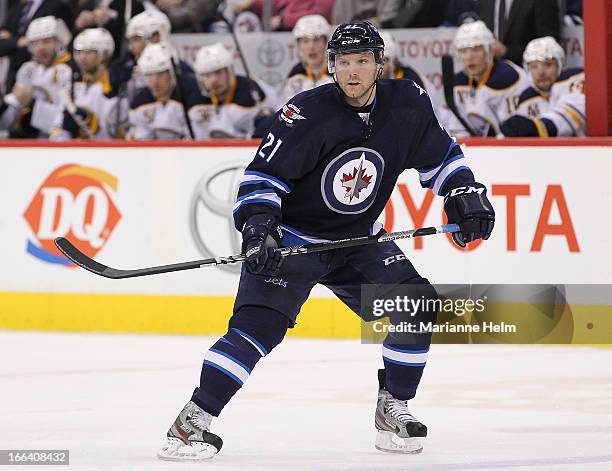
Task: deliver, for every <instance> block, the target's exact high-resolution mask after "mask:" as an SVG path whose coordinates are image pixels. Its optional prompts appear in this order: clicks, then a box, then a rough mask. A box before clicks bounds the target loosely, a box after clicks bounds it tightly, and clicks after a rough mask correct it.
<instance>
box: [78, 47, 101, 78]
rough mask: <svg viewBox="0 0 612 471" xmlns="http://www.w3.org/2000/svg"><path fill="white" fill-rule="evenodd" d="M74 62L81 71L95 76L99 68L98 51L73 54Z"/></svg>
mask: <svg viewBox="0 0 612 471" xmlns="http://www.w3.org/2000/svg"><path fill="white" fill-rule="evenodd" d="M75 60H76V61H77V64H79V67H80V68H81V70H82V71H83V72H84V73H86V74H95V73H96V72H97V71H98V68H99V67H100V59H99V58H98V51H78V52H75Z"/></svg>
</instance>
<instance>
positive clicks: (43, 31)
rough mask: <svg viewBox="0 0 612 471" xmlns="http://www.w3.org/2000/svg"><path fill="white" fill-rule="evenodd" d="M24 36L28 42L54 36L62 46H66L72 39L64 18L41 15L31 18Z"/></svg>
mask: <svg viewBox="0 0 612 471" xmlns="http://www.w3.org/2000/svg"><path fill="white" fill-rule="evenodd" d="M26 38H28V41H29V42H32V41H37V40H39V39H46V38H56V39H57V40H58V41H59V43H60V44H61V45H62V47H64V48H65V47H66V46H68V44H70V40H71V39H72V34H70V30H69V29H68V27H67V26H66V23H64V20H62V19H60V18H56V17H55V16H43V17H40V18H35V19H33V20H32V21H31V22H30V24H29V25H28V29H27V30H26Z"/></svg>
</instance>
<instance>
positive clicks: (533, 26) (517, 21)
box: [478, 0, 561, 66]
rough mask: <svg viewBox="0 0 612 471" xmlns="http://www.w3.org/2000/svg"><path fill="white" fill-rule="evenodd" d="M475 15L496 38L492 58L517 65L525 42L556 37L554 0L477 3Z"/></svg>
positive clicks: (558, 28)
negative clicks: (507, 60) (493, 56)
mask: <svg viewBox="0 0 612 471" xmlns="http://www.w3.org/2000/svg"><path fill="white" fill-rule="evenodd" d="M478 14H479V16H480V18H481V19H482V20H483V21H484V22H485V23H486V25H487V26H488V27H489V29H490V30H491V31H493V32H494V34H495V37H496V38H497V41H496V42H495V46H494V48H493V50H494V52H495V55H496V56H497V57H503V58H506V59H509V60H511V61H512V62H514V63H515V64H517V65H519V66H520V65H521V64H522V61H523V51H524V50H525V46H527V43H528V42H529V41H531V40H532V39H535V38H539V37H542V36H553V37H554V38H555V39H556V40H557V41H558V40H559V37H560V33H561V24H560V15H559V4H558V0H480V4H479V8H478Z"/></svg>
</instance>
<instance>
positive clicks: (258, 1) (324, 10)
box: [234, 0, 337, 31]
mask: <svg viewBox="0 0 612 471" xmlns="http://www.w3.org/2000/svg"><path fill="white" fill-rule="evenodd" d="M336 1H337V0H336ZM263 5H264V0H242V1H239V2H237V3H236V5H235V6H234V11H235V13H236V14H238V13H240V12H243V11H245V10H251V11H253V12H255V13H256V14H257V15H258V16H259V17H260V18H261V17H262V15H263ZM333 7H334V0H272V18H271V20H270V22H271V25H270V26H271V29H272V30H274V31H292V30H293V28H295V25H296V23H297V21H298V20H299V19H300V18H301V17H303V16H306V15H321V16H324V17H325V19H326V20H327V21H330V20H331V18H332V9H333Z"/></svg>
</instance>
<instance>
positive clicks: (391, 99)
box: [233, 80, 474, 245]
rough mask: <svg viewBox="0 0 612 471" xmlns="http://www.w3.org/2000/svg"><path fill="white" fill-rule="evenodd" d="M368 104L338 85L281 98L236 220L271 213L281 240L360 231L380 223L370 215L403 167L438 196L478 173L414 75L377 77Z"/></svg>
mask: <svg viewBox="0 0 612 471" xmlns="http://www.w3.org/2000/svg"><path fill="white" fill-rule="evenodd" d="M369 108H370V109H368V110H355V109H353V108H351V107H349V106H348V105H347V104H346V103H345V102H344V100H343V99H342V97H341V95H340V92H339V91H338V89H337V88H336V86H335V85H334V84H327V85H322V86H320V87H317V88H315V89H312V90H308V91H305V92H303V93H300V94H298V95H296V96H295V97H294V98H293V99H291V100H290V102H289V103H287V104H286V105H285V106H283V108H282V109H281V110H279V111H278V112H277V113H276V115H275V116H274V121H273V124H272V125H271V127H270V129H269V131H268V133H267V134H266V135H265V136H264V139H263V140H262V142H261V144H260V146H259V148H258V149H257V153H256V155H255V158H254V160H253V161H252V162H251V163H250V164H249V166H248V167H247V169H246V170H245V173H244V177H243V178H242V181H241V183H240V187H239V191H238V197H237V201H236V204H235V205H234V208H233V210H234V221H235V225H236V228H237V229H238V230H242V227H243V226H244V223H245V222H246V220H247V219H248V218H249V217H250V216H252V215H254V214H258V213H268V214H272V215H274V216H275V217H276V218H277V220H278V221H279V223H281V227H282V228H283V231H284V233H285V236H286V237H285V238H284V239H283V244H284V245H294V244H297V243H300V244H301V243H309V242H318V241H324V240H334V239H342V238H348V237H358V236H364V235H369V234H372V233H375V232H378V230H379V229H380V228H381V226H380V224H377V223H376V219H377V218H378V216H379V215H380V214H381V212H382V211H383V209H384V207H385V204H386V203H387V201H388V199H389V198H390V196H391V193H392V191H393V189H394V187H395V183H396V182H397V179H398V177H399V175H400V174H401V173H402V172H403V171H404V170H405V169H410V168H414V169H416V170H417V171H418V172H419V177H420V181H421V185H422V186H423V187H424V188H430V189H432V190H433V191H434V192H435V193H436V194H438V195H443V194H445V188H450V187H451V186H450V185H453V186H454V185H455V184H456V183H457V184H460V183H464V182H471V181H474V177H473V175H472V172H471V171H470V170H469V168H468V166H467V163H466V159H465V157H464V155H463V153H462V151H461V148H460V147H459V146H458V145H457V144H456V142H455V141H454V140H453V139H451V138H450V137H449V135H448V133H447V132H446V131H445V130H444V129H443V128H442V126H440V124H439V123H438V120H437V119H436V117H435V115H434V113H433V110H432V107H431V102H430V100H429V97H428V96H427V93H426V92H425V91H424V90H423V89H422V88H421V87H419V86H418V85H416V84H415V83H414V82H412V81H410V80H379V81H378V85H377V88H376V97H375V100H374V103H373V104H372V105H371V107H369ZM368 111H369V112H368Z"/></svg>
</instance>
